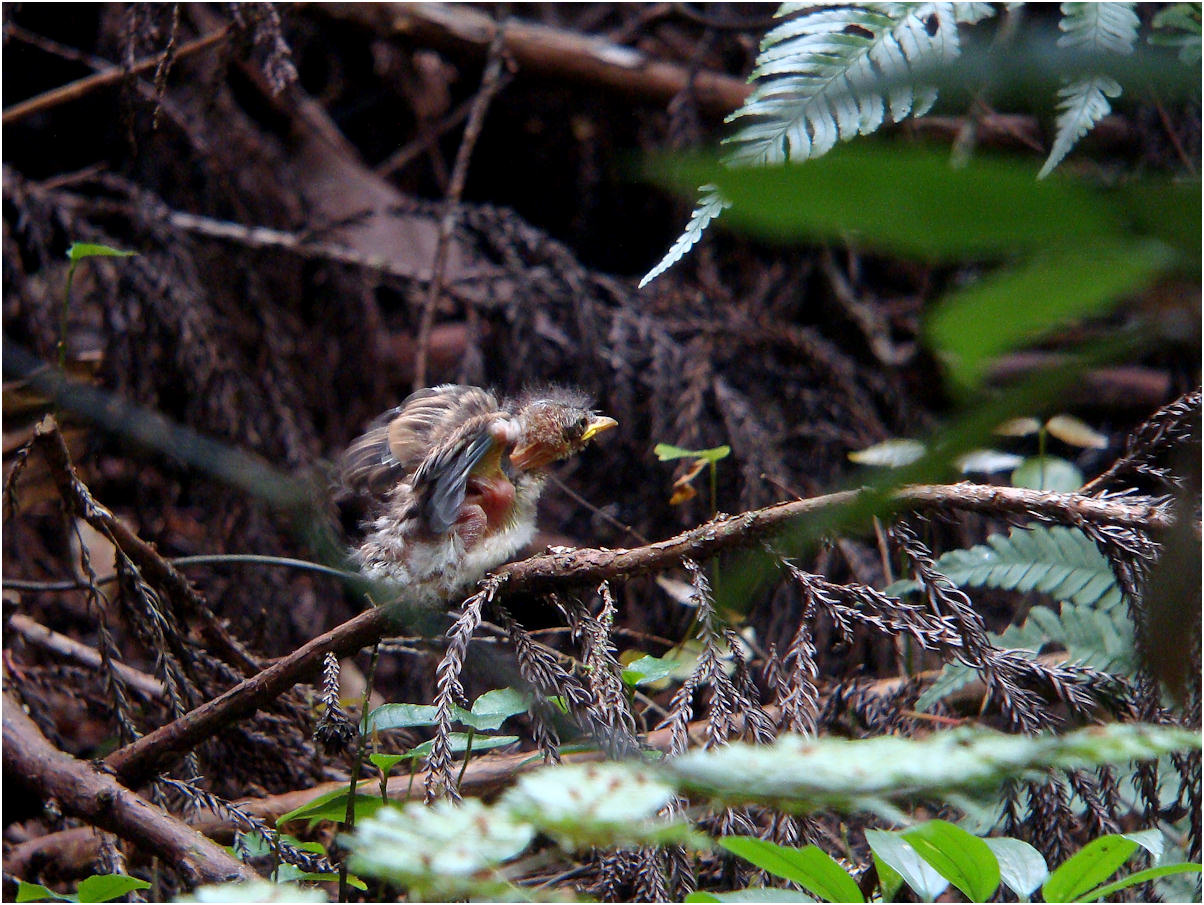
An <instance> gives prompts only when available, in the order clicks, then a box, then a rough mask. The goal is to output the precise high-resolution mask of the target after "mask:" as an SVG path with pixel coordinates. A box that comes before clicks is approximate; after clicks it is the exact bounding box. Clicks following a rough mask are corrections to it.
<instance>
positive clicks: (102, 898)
mask: <svg viewBox="0 0 1204 905" xmlns="http://www.w3.org/2000/svg"><path fill="white" fill-rule="evenodd" d="M135 889H150V884H149V883H147V882H146V881H145V880H139V879H138V878H137V877H127V876H126V875H125V874H96V875H94V876H91V877H87V878H86V879H83V880H80V881H79V888H78V889H77V890H76V891H75V892H76V895H77V896H78V897H79V901H81V902H110V901H112V900H113V899H116V898H118V897H119V896H124V895H125V894H126V893H127V892H131V891H132V890H135Z"/></svg>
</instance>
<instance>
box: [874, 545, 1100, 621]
mask: <svg viewBox="0 0 1204 905" xmlns="http://www.w3.org/2000/svg"><path fill="white" fill-rule="evenodd" d="M936 568H937V570H938V571H939V572H941V573H942V574H943V575H945V576H946V577H948V579H949V580H950V581H952V582H953V583H954V584H956V585H958V586H959V587H986V588H1000V589H1002V590H1005V591H1019V592H1020V593H1028V592H1031V591H1040V592H1041V593H1044V594H1048V595H1049V596H1051V597H1053V598H1054V599H1056V600H1069V601H1071V602H1072V603H1076V604H1079V605H1081V606H1092V607H1096V608H1097V609H1100V610H1111V609H1112V608H1114V607H1116V606H1117V605H1119V604H1120V603H1121V601H1122V599H1123V598H1122V596H1121V593H1120V588H1118V587H1117V585H1116V578H1115V577H1114V576H1113V574H1112V568H1111V567H1110V566H1109V565H1108V561H1107V560H1106V559H1104V557H1103V555H1102V554H1101V553H1100V552H1099V550H1097V549H1096V547H1095V544H1093V543H1092V542H1091V540H1090V539H1089V538H1088V537H1087V536H1086V535H1085V534H1083V532H1081V531H1079V530H1078V529H1076V528H1066V527H1063V526H1061V525H1055V526H1052V527H1048V528H1047V527H1044V526H1041V525H1037V526H1034V527H1031V528H1016V529H1013V531H1012V532H1011V534H1009V535H1008V536H1007V537H1004V536H1003V535H1002V534H992V535H991V536H990V537H989V538H987V542H986V544H979V545H978V546H976V547H971V548H970V549H968V550H951V551H949V552H948V553H946V554H944V555H943V556H941V557H940V558H939V559H938V560H937V561H936ZM918 588H919V585H918V584H916V583H915V582H912V581H900V582H895V584H893V585H891V587H889V588H887V593H891V594H904V593H908V592H910V591H914V590H917V589H918Z"/></svg>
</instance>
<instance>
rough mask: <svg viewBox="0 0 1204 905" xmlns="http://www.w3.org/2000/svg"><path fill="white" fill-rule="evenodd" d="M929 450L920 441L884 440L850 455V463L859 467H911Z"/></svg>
mask: <svg viewBox="0 0 1204 905" xmlns="http://www.w3.org/2000/svg"><path fill="white" fill-rule="evenodd" d="M926 451H927V450H926V449H925V447H924V444H923V443H921V442H920V441H919V440H883V441H882V442H881V443H875V444H874V445H873V446H867V447H866V448H865V449H858V450H854V451H853V452H851V453H849V461H850V462H856V463H857V464H858V465H884V466H887V467H888V468H897V467H898V466H900V465H910V464H911V463H912V462H918V461H919V460H920V459H922V458H923V457H924V453H925V452H926Z"/></svg>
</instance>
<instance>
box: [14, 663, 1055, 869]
mask: <svg viewBox="0 0 1204 905" xmlns="http://www.w3.org/2000/svg"><path fill="white" fill-rule="evenodd" d="M1039 659H1040V660H1041V661H1042V662H1043V663H1046V664H1048V665H1056V664H1059V663H1062V662H1065V660H1066V654H1065V653H1054V654H1044V655H1042V656H1041V657H1040V658H1039ZM938 675H940V670H939V669H934V670H927V671H925V672H923V673H919V674H917V675H915V676H909V677H892V678H887V679H880V680H878V681H877V682H874V683H873V684H872V685H871V686H869V688H868V689H867V693H868V694H871V695H877V696H882V697H886V696H889V695H893V694H896V693H897V692H898V691H899V690H900V689H901V688H902V687H903V686H904V685H905V684H907V683H909V682H916V681H920V682H928V681H931V680H933V679H935V678H936V677H937V676H938ZM984 694H986V685H985V683H983V681H982V680H981V679H977V678H976V679H973V680H972V681H970V682H969V683H968V684H967V685H966V686H964V687H963V688H961V689H959V690H958V691H957V692H955V693H954V695H953V696H951V698H950V700H956V701H962V702H969V701H974V700H980V699H981V698H982V696H983V695H984ZM765 709H766V712H767V713H768V714H769V716H770V717H771V718H772V719H777V718H778V712H779V711H778V708H777V707H776V706H773V705H769V706H767V707H766V708H765ZM706 724H707V722H706V720H705V719H703V720H696V721H694V722H692V723H690V724H689V727H688V731H689V734H690V738H691V739H693V740H694V741H695V742H697V743H699V744H701V743H702V742H703V741H704V740H705V733H706ZM670 740H671V730H670V729H668V728H665V729H657V730H655V731H653V732H649V733H648V734H647V735H646V736H644V737H643V738H642V741H643V742H644V743H645V744H646V745H648V746H649V747H650V748H655V749H657V750H659V751H664V752H666V753H667V752H668V750H669V744H670ZM602 758H603V755H602V752H601V751H571V752H565V753H563V754H562V756H561V759H562V761H563V762H564V763H588V762H591V761H599V760H602ZM542 765H543V762H542V761H541V760H540V759H539V758H537V757H532V752H530V751H521V752H517V753H515V754H496V753H491V754H486V755H484V756H478V757H475V758H473V759H472V760H471V761H470V762H469V764H468V766H467V767H466V768H465V769H464V773H463V776H462V777H461V780H460V785H459V788H460V791H461V793H462V794H463V795H465V796H466V797H477V798H488V797H491V796H494V795H496V794H498V793H500V792H502V791H504V790H505V789H507V788H509V787H510V786H511V785H512V784H513V783H514V780H515V779H516V778H517V777H518V776H520V775H522V774H524V773H527V772H530V771H531V770H535V769H538V768H539V767H541V766H542ZM426 778H427V774H426V773H425V772H423V773H416V774H414V776H413V778H412V779H411V777H410V775H409V774H408V773H406V774H400V775H397V776H393V777H392V778H390V779H389V780H388V782H387V783H386V786H385V792H386V794H387V796H388V797H389V799H390V800H391V801H410V800H417V799H420V798H421V797H422V795H423V789H424V788H425V786H426ZM367 782H368V783H369V784H372V785H373V787H374V788H375V787H376V786H375V782H374V781H367ZM346 787H347V783H346V782H344V781H339V780H335V781H332V782H325V783H320V784H319V785H316V786H311V787H309V788H306V789H295V790H293V791H291V792H281V793H279V794H276V795H266V796H263V797H262V798H241V799H239V800H238V801H235V802H232V804H233V806H234V807H237V808H238V809H239V810H241V811H244V812H245V813H247V814H250V815H251V816H252V817H257V818H259V819H260V820H264V821H267V822H269V823H274V822H275V821H276V820H277V818H279V817H281V816H282V815H284V814H287V813H289V812H290V811H294V810H296V809H297V808H299V807H302V806H303V805H306V804H309V803H310V802H312V801H314V800H316V799H317V798H319V797H320V796H323V795H329V794H332V793H335V792H338V791H340V790H342V789H345V788H346ZM361 788H364V786H362V785H361ZM189 825H190V826H192V827H193V828H194V829H196V830H198V831H199V832H202V833H204V834H205V835H206V836H208V837H210V838H212V839H215V840H217V841H219V842H222V843H227V842H229V841H230V839H232V838H233V835H234V831H235V830H236V829H238V827H237V826H236V825H235V824H234V823H233V822H232V821H231V820H229V819H227V818H226V817H223V816H221V815H217V814H213V813H209V812H205V813H204V814H202V815H199V816H198V817H197V819H196V820H194V821H192V822H191V823H190V824H189ZM98 847H99V843H98V841H97V840H96V838H95V834H94V833H93V832H92V831H91V830H90V829H69V830H61V831H59V832H57V833H49V834H47V835H45V836H40V837H38V838H37V839H31V840H29V841H27V842H23V843H21V844H19V845H16V846H14V847H13V848H12V849H11V850H10V851H9V853H8V856H7V858H6V865H7V869H8V870H9V871H10V872H12V873H15V874H17V875H18V876H30V875H34V874H36V873H37V871H38V869H39V867H40V866H41V865H43V864H48V863H54V864H55V865H56V866H58V867H59V868H60V870H61V871H62V872H63V873H64V874H75V873H83V872H85V871H87V870H89V869H90V867H91V865H92V863H93V861H94V860H95V857H96V852H97V850H98Z"/></svg>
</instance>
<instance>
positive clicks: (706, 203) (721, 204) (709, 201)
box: [638, 185, 728, 289]
mask: <svg viewBox="0 0 1204 905" xmlns="http://www.w3.org/2000/svg"><path fill="white" fill-rule="evenodd" d="M698 191H699V192H701V193H702V197H701V198H699V199H698V206H697V207H695V208H694V213H692V214H690V222H689V223H688V224H686V229H685V232H683V233H682V234H681V235H680V236H678V237H677V241H675V242H674V243H673V245H672V246H671V247H670V249H669V251H668V252H666V253H665V256H664V257H663V258H662V259H661V262H660V263H659V264H657V265H656V266H655V267H653V268H652V269H651V270H650V271H648V273H647V274H645V275H644V278H643V279H642V280H640V285H639V287H638V288H640V289H643V288H644V287H645V286H647V285H648V284H649V283H651V282H652V281H653V280H655V279H656V278H657V277H659V276H660V275H661V274H662V273H664V272H665V271H666V270H668V269H669V268H670V267H672V266H673V265H674V264H676V263H677V262H678V261H680V260H681V259H682V258H683V257H685V255H686V252H688V251H689V250H690V249H691V248H693V247H694V245H695V244H696V243H697V242H698V240H699V239H701V238H702V231H703V230H704V229H706V228H707V226H708V224H710V222H711V221H712V220H714V219H715V218H716V217H718V216H719V215H720V214H721V213H723V210H724V208H726V207H728V202H727V201H725V200H724V198H723V196H722V195H720V194H719V189H717V188H716V187H715V186H713V185H704V186H702V187H701V188H700V189H699V190H698Z"/></svg>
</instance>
